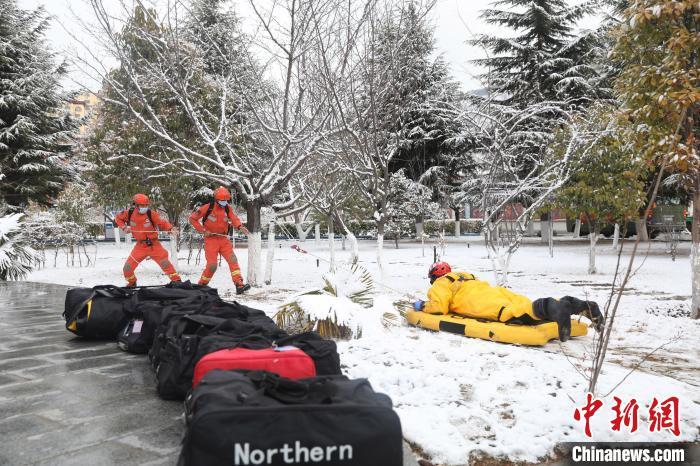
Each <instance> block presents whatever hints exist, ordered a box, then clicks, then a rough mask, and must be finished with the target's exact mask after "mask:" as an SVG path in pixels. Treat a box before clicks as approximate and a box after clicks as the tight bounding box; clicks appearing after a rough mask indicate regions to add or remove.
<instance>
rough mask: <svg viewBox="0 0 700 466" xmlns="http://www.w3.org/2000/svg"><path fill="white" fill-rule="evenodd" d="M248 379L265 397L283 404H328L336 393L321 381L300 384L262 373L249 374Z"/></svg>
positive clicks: (270, 373) (269, 373)
mask: <svg viewBox="0 0 700 466" xmlns="http://www.w3.org/2000/svg"><path fill="white" fill-rule="evenodd" d="M248 377H249V378H250V379H251V380H252V381H253V382H254V383H255V384H256V385H258V387H259V388H260V390H261V391H262V392H263V393H264V394H265V396H268V397H270V398H274V399H276V400H277V401H280V402H282V403H284V404H303V403H314V404H316V403H318V404H330V403H331V402H332V401H333V396H334V395H335V392H336V390H335V387H334V386H333V385H332V384H330V383H328V382H324V381H322V380H319V381H315V382H300V381H296V380H290V379H286V378H284V377H280V376H279V375H277V374H274V373H272V372H263V371H253V372H249V373H248Z"/></svg>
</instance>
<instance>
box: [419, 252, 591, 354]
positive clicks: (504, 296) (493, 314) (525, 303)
mask: <svg viewBox="0 0 700 466" xmlns="http://www.w3.org/2000/svg"><path fill="white" fill-rule="evenodd" d="M428 278H429V279H430V284H431V285H432V286H431V287H430V289H429V290H428V302H424V301H416V302H415V303H414V304H413V308H414V309H415V310H416V311H423V312H426V313H428V314H447V313H450V312H452V313H455V314H460V315H463V316H467V317H471V318H474V319H486V320H493V321H496V322H507V323H517V324H523V325H528V324H535V323H536V322H537V321H540V320H545V321H551V322H556V323H557V327H558V328H559V340H560V341H567V340H568V339H569V337H570V336H571V316H572V315H573V314H581V315H584V316H586V317H588V318H589V319H591V321H592V322H593V324H594V326H595V329H596V330H597V331H601V330H602V329H603V325H604V318H603V315H602V314H601V313H600V308H599V307H598V304H596V303H595V301H583V300H581V299H578V298H574V297H572V296H564V297H563V298H561V299H555V298H540V299H537V300H535V301H531V300H530V299H528V298H526V297H525V296H523V295H520V294H517V293H513V292H512V291H510V290H508V289H506V288H503V287H500V286H491V285H489V284H488V283H487V282H485V281H482V280H479V279H477V278H476V276H474V275H473V274H471V273H466V272H453V271H452V268H451V267H450V265H449V264H448V263H446V262H436V263H435V264H433V265H431V266H430V270H429V271H428Z"/></svg>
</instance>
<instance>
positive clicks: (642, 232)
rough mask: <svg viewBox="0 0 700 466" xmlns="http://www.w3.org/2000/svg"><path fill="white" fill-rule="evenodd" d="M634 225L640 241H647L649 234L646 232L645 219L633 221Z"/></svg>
mask: <svg viewBox="0 0 700 466" xmlns="http://www.w3.org/2000/svg"><path fill="white" fill-rule="evenodd" d="M634 223H635V226H636V227H637V228H636V229H637V235H639V238H640V240H641V241H649V233H648V232H647V219H646V218H638V219H636V220H635V221H634Z"/></svg>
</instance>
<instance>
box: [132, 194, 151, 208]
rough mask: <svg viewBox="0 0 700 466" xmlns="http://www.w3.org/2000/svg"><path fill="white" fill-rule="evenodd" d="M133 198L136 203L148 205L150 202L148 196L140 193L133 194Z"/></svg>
mask: <svg viewBox="0 0 700 466" xmlns="http://www.w3.org/2000/svg"><path fill="white" fill-rule="evenodd" d="M133 200H134V204H136V205H148V204H149V203H150V201H149V200H148V196H146V195H145V194H141V193H139V194H135V195H134V198H133Z"/></svg>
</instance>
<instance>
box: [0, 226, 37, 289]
mask: <svg viewBox="0 0 700 466" xmlns="http://www.w3.org/2000/svg"><path fill="white" fill-rule="evenodd" d="M22 215H23V214H20V213H15V214H9V215H6V216H4V217H1V216H0V281H5V280H21V279H23V278H24V277H25V276H26V275H27V274H28V273H29V272H30V271H31V270H32V265H33V263H34V261H35V260H36V259H38V256H37V254H36V252H35V251H34V250H33V249H32V248H31V247H29V246H28V245H27V244H26V241H25V240H24V238H23V236H24V235H23V231H22V226H21V225H20V219H21V218H22Z"/></svg>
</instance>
